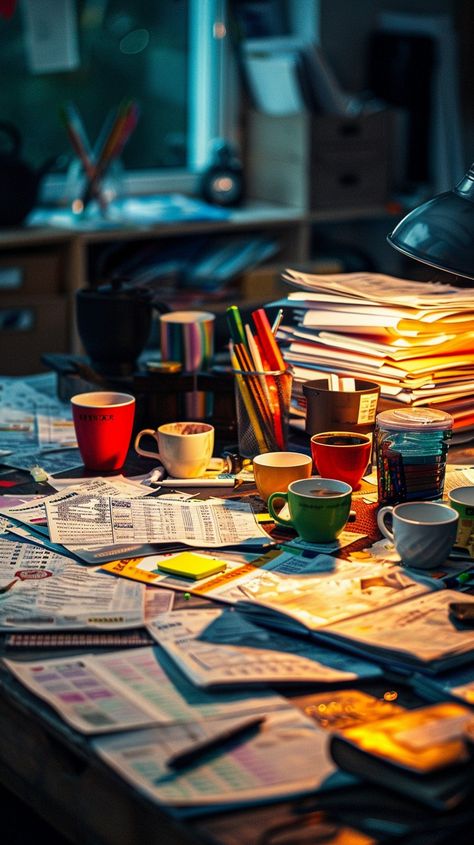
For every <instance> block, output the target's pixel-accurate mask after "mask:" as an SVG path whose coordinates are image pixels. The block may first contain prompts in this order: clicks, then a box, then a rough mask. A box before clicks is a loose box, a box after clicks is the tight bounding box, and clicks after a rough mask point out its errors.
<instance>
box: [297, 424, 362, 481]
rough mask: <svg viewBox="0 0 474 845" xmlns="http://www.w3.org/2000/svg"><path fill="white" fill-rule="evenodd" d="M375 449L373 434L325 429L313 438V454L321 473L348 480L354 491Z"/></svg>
mask: <svg viewBox="0 0 474 845" xmlns="http://www.w3.org/2000/svg"><path fill="white" fill-rule="evenodd" d="M371 450H372V438H371V436H370V435H369V434H362V433H360V432H358V431H322V432H320V433H319V434H313V436H312V438H311V455H312V458H313V461H314V464H315V468H316V470H317V472H318V474H319V475H321V476H323V477H324V478H336V479H337V480H338V481H345V482H346V484H350V485H351V487H352V489H353V490H356V489H357V488H358V487H359V486H360V481H361V478H362V476H363V475H364V472H365V471H366V469H367V466H368V464H369V461H370V455H371Z"/></svg>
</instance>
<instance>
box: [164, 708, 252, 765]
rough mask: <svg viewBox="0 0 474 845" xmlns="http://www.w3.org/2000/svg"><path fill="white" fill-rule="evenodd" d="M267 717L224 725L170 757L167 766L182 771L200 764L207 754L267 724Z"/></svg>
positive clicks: (249, 717) (250, 718)
mask: <svg viewBox="0 0 474 845" xmlns="http://www.w3.org/2000/svg"><path fill="white" fill-rule="evenodd" d="M265 718H266V717H265V716H262V715H259V716H247V718H244V719H240V720H239V721H238V722H234V723H233V724H232V725H224V726H223V728H222V730H221V731H218V732H217V733H214V734H211V735H210V736H206V737H203V738H202V739H197V740H195V741H194V742H193V743H192V744H190V745H188V746H187V747H186V748H183V749H182V750H181V751H178V752H177V753H176V754H172V755H171V757H168V759H167V761H166V765H167V766H168V768H170V769H182V768H184V767H185V766H188V765H190V764H191V763H195V762H198V761H199V759H200V758H201V757H202V756H203V755H204V754H205V753H206V752H207V751H212V750H214V749H216V748H219V747H220V746H222V745H224V743H226V742H228V741H229V740H231V739H237V738H239V737H242V736H243V735H244V734H246V733H247V731H250V730H251V729H253V728H257V727H260V725H262V724H263V722H265Z"/></svg>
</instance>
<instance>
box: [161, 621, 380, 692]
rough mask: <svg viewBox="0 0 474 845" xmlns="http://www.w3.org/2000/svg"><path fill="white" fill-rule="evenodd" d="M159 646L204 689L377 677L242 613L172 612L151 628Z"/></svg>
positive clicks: (371, 669) (366, 666) (360, 663)
mask: <svg viewBox="0 0 474 845" xmlns="http://www.w3.org/2000/svg"><path fill="white" fill-rule="evenodd" d="M147 628H148V631H149V632H150V634H151V635H152V637H153V638H154V639H155V640H156V642H157V643H159V644H160V646H161V647H162V648H163V649H164V650H165V651H166V652H167V654H169V656H170V657H171V658H172V659H173V660H174V662H175V663H176V664H177V665H178V666H179V668H180V669H181V670H182V671H183V672H184V673H185V675H186V676H187V677H188V678H189V679H190V680H191V681H192V682H193V683H194V684H197V685H198V686H200V687H203V688H206V687H213V686H218V687H223V686H232V685H233V684H234V685H238V684H245V685H248V684H262V683H267V684H272V683H285V684H293V683H305V682H310V683H311V682H316V683H324V684H331V683H337V682H339V681H351V680H355V679H356V678H360V677H364V678H366V677H373V676H376V675H379V674H380V669H378V668H377V667H375V666H373V665H372V664H370V663H369V662H368V661H364V660H362V659H361V660H357V659H355V658H354V657H353V656H351V657H350V658H349V657H348V656H347V655H345V654H344V653H343V652H338V651H334V650H330V649H328V648H324V647H321V646H319V645H317V644H316V643H315V642H312V641H310V640H308V639H296V638H294V637H292V638H290V637H286V636H285V635H284V634H278V633H276V632H275V631H272V632H271V634H270V633H269V632H268V631H266V630H265V629H264V628H258V627H257V626H255V625H252V623H251V622H249V621H248V620H246V619H244V618H243V617H242V616H241V614H239V613H234V612H232V611H225V612H224V611H222V610H220V609H215V608H214V609H210V610H187V611H174V612H173V613H168V614H164V615H161V616H160V617H159V618H156V619H154V620H153V621H152V622H150V623H149V625H148V626H147Z"/></svg>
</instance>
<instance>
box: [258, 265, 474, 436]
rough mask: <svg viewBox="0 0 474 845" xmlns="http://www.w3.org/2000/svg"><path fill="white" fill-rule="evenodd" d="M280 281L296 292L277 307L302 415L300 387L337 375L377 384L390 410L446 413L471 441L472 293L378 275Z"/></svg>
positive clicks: (300, 276) (296, 276) (299, 276)
mask: <svg viewBox="0 0 474 845" xmlns="http://www.w3.org/2000/svg"><path fill="white" fill-rule="evenodd" d="M283 278H284V279H285V280H286V281H287V282H289V283H290V284H291V285H294V286H295V287H297V288H298V290H297V291H295V292H292V293H290V294H289V296H288V297H287V298H286V299H285V300H283V301H280V302H278V303H275V304H278V305H279V306H282V307H283V308H284V313H285V318H284V321H283V323H282V324H281V326H280V329H279V332H278V337H279V339H280V340H281V341H283V340H286V341H287V343H288V345H287V348H286V349H285V350H284V357H285V359H286V361H287V363H289V364H291V365H292V366H293V368H294V373H293V374H294V383H295V404H296V407H297V408H298V407H299V408H300V413H301V414H304V403H303V402H302V401H301V397H300V393H301V384H302V383H303V382H305V381H308V380H311V379H317V378H323V377H326V376H327V375H328V373H336V374H338V375H340V376H348V377H359V378H364V379H368V380H369V381H374V382H377V383H378V384H380V387H381V398H382V400H389V403H392V402H393V403H395V404H397V403H405V404H410V405H435V406H436V407H437V408H440V409H442V410H445V411H448V413H450V414H452V415H453V416H454V419H455V424H454V428H455V431H456V432H458V433H462V434H463V436H464V435H467V436H469V437H470V436H472V437H474V404H473V402H472V399H471V396H472V392H473V388H474V351H473V339H474V302H473V299H472V293H471V291H468V290H465V289H462V288H456V287H454V286H451V285H447V284H441V283H439V282H420V281H410V280H406V279H397V278H394V277H392V276H385V275H382V274H377V273H373V274H372V273H371V274H369V273H344V274H339V275H310V274H305V273H301V272H298V271H294V270H287V271H286V272H285V273H284V275H283ZM387 406H389V405H387V404H386V405H385V407H387Z"/></svg>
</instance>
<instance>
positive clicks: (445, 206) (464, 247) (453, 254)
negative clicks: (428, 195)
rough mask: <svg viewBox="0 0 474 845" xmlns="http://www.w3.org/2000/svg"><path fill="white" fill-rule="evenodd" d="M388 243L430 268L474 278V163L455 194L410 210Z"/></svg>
mask: <svg viewBox="0 0 474 845" xmlns="http://www.w3.org/2000/svg"><path fill="white" fill-rule="evenodd" d="M387 240H388V242H389V244H391V245H392V246H393V247H395V249H398V250H399V252H402V253H403V254H404V255H408V256H409V257H410V258H414V259H416V260H417V261H421V262H423V263H424V264H428V265H430V267H436V268H437V269H439V270H445V271H447V272H449V273H453V274H454V275H456V276H464V277H465V278H467V279H474V164H472V165H471V167H470V168H469V170H468V171H467V173H466V175H465V176H463V178H462V179H461V180H460V182H458V183H457V185H456V186H455V187H454V188H453V189H452V190H451V191H446V192H445V193H442V194H438V195H437V196H435V197H433V199H430V200H428V201H427V202H424V203H423V204H422V205H420V206H418V208H415V209H413V211H410V212H409V214H407V215H406V217H404V218H403V220H401V221H400V223H398V224H397V226H396V227H395V229H394V230H393V232H392V233H391V234H390V235H388V237H387Z"/></svg>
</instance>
